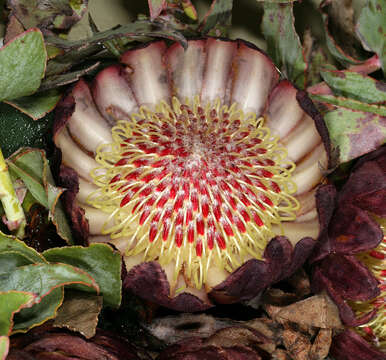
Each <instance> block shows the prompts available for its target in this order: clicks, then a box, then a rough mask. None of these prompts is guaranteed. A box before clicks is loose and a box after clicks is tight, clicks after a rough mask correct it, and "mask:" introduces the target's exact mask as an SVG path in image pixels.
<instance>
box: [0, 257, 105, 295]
mask: <svg viewBox="0 0 386 360" xmlns="http://www.w3.org/2000/svg"><path fill="white" fill-rule="evenodd" d="M70 284H82V285H85V286H87V287H90V288H93V289H94V290H96V291H97V292H98V291H99V286H98V284H97V283H96V282H95V281H94V279H92V278H91V277H90V275H88V274H87V273H86V272H84V271H83V270H81V269H78V268H75V267H73V266H71V265H67V264H42V263H40V264H32V265H27V266H22V267H19V268H16V269H14V270H13V271H12V272H10V273H6V274H0V291H9V290H17V291H27V292H32V293H34V294H37V296H38V299H37V301H39V300H40V299H41V298H42V297H44V296H46V295H48V294H49V293H50V292H51V291H52V290H53V289H55V288H58V287H62V286H64V285H70Z"/></svg>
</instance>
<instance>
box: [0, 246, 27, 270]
mask: <svg viewBox="0 0 386 360" xmlns="http://www.w3.org/2000/svg"><path fill="white" fill-rule="evenodd" d="M31 263H32V262H31V261H30V259H28V258H27V257H26V256H24V255H22V254H21V253H19V252H16V251H4V252H1V253H0V274H2V273H7V272H11V271H13V269H16V268H17V267H19V266H25V265H29V264H31Z"/></svg>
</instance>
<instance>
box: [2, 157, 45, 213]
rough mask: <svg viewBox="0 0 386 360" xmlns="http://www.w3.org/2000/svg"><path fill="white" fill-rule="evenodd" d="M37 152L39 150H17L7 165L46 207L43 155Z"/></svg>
mask: <svg viewBox="0 0 386 360" xmlns="http://www.w3.org/2000/svg"><path fill="white" fill-rule="evenodd" d="M38 152H40V151H39V150H37V151H33V150H32V151H28V152H27V153H23V152H21V151H19V152H18V153H16V154H15V155H13V156H12V157H11V158H10V159H9V161H8V166H9V169H10V171H11V173H13V174H15V175H16V176H17V177H18V178H20V179H21V180H23V182H24V184H25V186H26V187H27V189H28V190H29V191H30V192H31V194H32V196H33V197H34V198H35V199H36V200H37V201H38V202H39V204H41V205H42V206H44V207H45V208H48V198H47V193H46V191H45V188H44V184H43V181H42V178H43V171H44V163H43V157H39V156H38Z"/></svg>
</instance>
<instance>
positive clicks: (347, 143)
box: [324, 108, 386, 163]
mask: <svg viewBox="0 0 386 360" xmlns="http://www.w3.org/2000/svg"><path fill="white" fill-rule="evenodd" d="M324 121H325V123H326V125H327V128H328V131H329V134H330V139H331V143H332V146H333V147H334V148H335V149H336V150H337V152H338V155H339V162H340V163H344V162H347V161H349V160H351V159H355V158H357V157H358V156H361V155H364V154H366V153H369V152H371V151H373V150H375V149H377V148H378V147H379V146H381V145H382V144H384V143H385V141H386V117H384V116H380V115H376V114H371V113H368V112H363V111H357V110H350V109H344V108H339V109H336V110H334V111H330V112H328V113H327V114H325V115H324Z"/></svg>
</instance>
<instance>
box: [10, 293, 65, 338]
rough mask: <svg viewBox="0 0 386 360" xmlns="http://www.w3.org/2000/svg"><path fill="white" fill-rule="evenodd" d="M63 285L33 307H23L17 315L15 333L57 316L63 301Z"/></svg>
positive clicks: (25, 330)
mask: <svg viewBox="0 0 386 360" xmlns="http://www.w3.org/2000/svg"><path fill="white" fill-rule="evenodd" d="M63 298H64V291H63V287H58V288H55V289H53V290H52V291H51V292H50V293H49V294H48V295H46V296H44V297H43V298H41V299H40V302H38V303H35V305H34V306H32V307H31V308H25V309H22V310H21V311H20V312H19V313H17V314H16V315H15V325H14V327H13V333H17V332H27V331H28V330H30V329H31V328H33V327H35V326H39V325H41V324H43V323H45V322H46V321H47V320H50V319H53V318H55V317H56V314H57V311H58V309H59V307H60V306H61V305H62V303H63Z"/></svg>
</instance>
